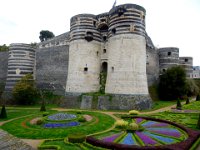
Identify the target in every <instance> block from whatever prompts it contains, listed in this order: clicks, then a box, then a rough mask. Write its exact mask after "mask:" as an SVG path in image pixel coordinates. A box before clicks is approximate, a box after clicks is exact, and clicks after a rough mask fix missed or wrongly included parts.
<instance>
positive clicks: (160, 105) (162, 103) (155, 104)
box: [151, 101, 176, 110]
mask: <svg viewBox="0 0 200 150" xmlns="http://www.w3.org/2000/svg"><path fill="white" fill-rule="evenodd" d="M174 104H176V101H154V102H153V107H152V109H151V110H157V109H160V108H164V107H168V106H171V105H174Z"/></svg>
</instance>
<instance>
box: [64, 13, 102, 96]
mask: <svg viewBox="0 0 200 150" xmlns="http://www.w3.org/2000/svg"><path fill="white" fill-rule="evenodd" d="M96 23H97V19H96V16H95V15H92V14H80V15H76V16H74V17H72V18H71V20H70V44H69V64H68V65H69V68H68V77H67V84H66V92H67V93H68V94H69V93H73V94H75V93H77V94H80V93H86V92H96V91H98V90H99V74H100V57H99V54H100V49H101V36H100V32H99V31H98V30H97V28H96Z"/></svg>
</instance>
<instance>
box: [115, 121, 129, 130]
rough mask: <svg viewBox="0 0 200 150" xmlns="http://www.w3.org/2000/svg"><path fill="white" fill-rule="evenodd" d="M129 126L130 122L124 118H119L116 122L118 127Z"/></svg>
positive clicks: (124, 127)
mask: <svg viewBox="0 0 200 150" xmlns="http://www.w3.org/2000/svg"><path fill="white" fill-rule="evenodd" d="M127 126H128V122H127V121H124V120H117V121H116V122H115V127H116V128H121V129H126V128H127Z"/></svg>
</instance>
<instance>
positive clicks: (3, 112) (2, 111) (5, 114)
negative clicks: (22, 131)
mask: <svg viewBox="0 0 200 150" xmlns="http://www.w3.org/2000/svg"><path fill="white" fill-rule="evenodd" d="M0 118H1V119H4V118H7V113H6V107H5V105H3V106H2V109H1V114H0Z"/></svg>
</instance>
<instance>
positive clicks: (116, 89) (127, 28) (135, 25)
mask: <svg viewBox="0 0 200 150" xmlns="http://www.w3.org/2000/svg"><path fill="white" fill-rule="evenodd" d="M145 13H146V11H145V9H144V8H143V7H141V6H138V5H135V4H124V5H119V6H116V7H114V8H113V9H111V10H110V12H109V20H110V21H109V33H108V74H107V82H106V89H105V92H106V93H111V94H126V95H148V86H147V75H146V39H145V36H146V31H145Z"/></svg>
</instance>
